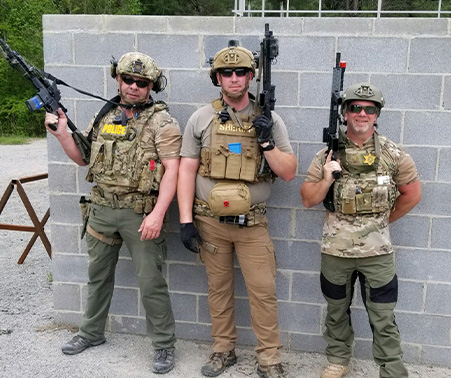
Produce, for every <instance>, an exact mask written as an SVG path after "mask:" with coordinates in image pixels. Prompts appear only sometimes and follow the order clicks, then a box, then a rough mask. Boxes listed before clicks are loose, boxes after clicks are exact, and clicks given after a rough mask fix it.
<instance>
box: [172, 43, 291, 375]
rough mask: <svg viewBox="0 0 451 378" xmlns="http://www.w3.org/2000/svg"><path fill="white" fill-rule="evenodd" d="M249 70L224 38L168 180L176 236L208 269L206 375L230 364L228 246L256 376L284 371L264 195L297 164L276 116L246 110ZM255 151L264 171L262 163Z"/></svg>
mask: <svg viewBox="0 0 451 378" xmlns="http://www.w3.org/2000/svg"><path fill="white" fill-rule="evenodd" d="M254 75H255V62H254V57H253V55H252V53H251V52H250V51H249V50H247V49H245V48H243V47H240V46H234V45H232V44H230V43H229V47H228V48H225V49H222V50H221V51H219V52H218V53H217V54H216V55H215V57H214V59H213V63H212V69H211V71H210V77H211V79H212V82H213V84H214V85H216V86H221V98H219V99H217V100H214V101H213V102H212V103H211V104H209V105H206V106H204V107H202V108H200V109H199V110H198V111H196V112H195V113H194V114H193V115H192V116H191V118H190V119H189V121H188V124H187V126H186V129H185V132H184V136H183V144H182V152H181V156H182V159H181V162H180V171H179V181H178V186H177V197H178V202H179V209H180V223H181V238H182V241H183V243H184V245H185V246H186V247H187V248H188V249H190V250H192V251H193V252H199V250H200V257H201V259H202V261H203V262H204V264H205V266H206V270H207V275H208V301H209V308H210V315H211V323H212V331H211V334H212V337H213V339H214V344H213V353H212V354H211V356H210V358H209V361H208V362H207V363H206V364H205V365H204V366H203V367H202V369H201V372H202V374H203V375H205V376H207V377H215V376H218V375H220V374H221V373H223V372H224V371H225V369H226V368H227V366H231V365H233V364H235V363H236V361H237V357H236V355H235V345H236V341H237V333H236V326H235V309H234V253H236V256H237V258H238V262H239V264H240V267H241V271H242V273H243V276H244V280H245V283H246V287H247V292H248V295H249V304H250V310H251V318H252V326H253V330H254V333H255V335H256V337H257V340H258V345H257V347H256V348H255V350H256V352H257V358H258V368H257V373H258V375H259V376H260V377H282V376H283V374H284V372H283V368H282V364H281V356H280V350H279V349H280V348H281V346H282V345H281V342H280V335H279V333H280V332H279V326H278V311H277V298H276V290H275V276H276V262H275V251H274V245H273V243H272V241H271V238H270V236H269V233H268V226H267V219H266V216H265V214H266V203H265V202H266V200H267V199H268V197H269V195H270V190H271V184H272V182H273V180H274V177H275V176H274V175H277V176H279V177H280V178H282V179H283V180H285V181H289V180H292V179H293V178H294V175H295V171H296V166H297V163H296V158H295V156H294V154H293V151H292V148H291V145H290V141H289V138H288V133H287V130H286V127H285V125H284V123H283V121H282V119H281V118H280V116H278V115H277V114H276V113H274V112H273V113H272V120H270V119H268V118H267V117H265V116H261V115H260V116H256V117H255V114H254V100H253V99H251V98H250V97H249V93H248V88H249V83H250V81H251V80H252V78H253V77H254ZM263 157H264V160H266V162H267V163H266V164H267V165H265V167H269V168H265V169H263V170H261V169H260V167H261V164H262V160H263V159H262V158H263ZM260 172H261V173H260ZM259 173H260V174H259ZM193 204H194V208H193ZM193 211H194V214H195V225H194V224H193ZM197 230H198V231H197Z"/></svg>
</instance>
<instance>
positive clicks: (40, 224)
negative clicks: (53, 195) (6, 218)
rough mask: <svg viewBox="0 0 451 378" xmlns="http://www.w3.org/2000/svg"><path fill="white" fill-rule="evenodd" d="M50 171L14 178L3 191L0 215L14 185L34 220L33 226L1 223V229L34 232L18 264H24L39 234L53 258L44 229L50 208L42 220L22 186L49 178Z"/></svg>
mask: <svg viewBox="0 0 451 378" xmlns="http://www.w3.org/2000/svg"><path fill="white" fill-rule="evenodd" d="M48 176H49V175H48V173H42V174H40V175H35V176H28V177H23V178H20V179H13V180H11V182H10V183H9V185H8V187H7V188H6V190H5V193H3V196H2V199H1V200H0V215H1V213H2V211H3V209H4V208H5V205H6V203H7V202H8V200H9V198H10V197H11V194H12V192H13V190H14V187H17V192H18V193H19V197H20V199H21V200H22V202H23V204H24V206H25V209H26V210H27V212H28V215H29V216H30V219H31V221H32V222H33V226H21V225H17V224H5V223H0V230H11V231H28V232H33V236H32V237H31V240H30V241H29V242H28V245H27V247H26V248H25V250H24V252H23V253H22V256H20V258H19V261H17V263H18V264H22V263H23V262H24V261H25V258H26V257H27V255H28V252H30V249H31V247H32V246H33V244H34V243H35V241H36V239H37V238H38V236H39V237H40V238H41V240H42V244H44V247H45V249H46V250H47V254H48V255H49V257H50V258H52V246H51V245H50V242H49V239H48V238H47V235H46V234H45V231H44V226H45V224H46V223H47V221H48V219H49V217H50V209H48V210H47V212H46V213H45V215H44V217H43V218H42V220H39V219H38V217H37V215H36V212H35V211H34V209H33V206H31V203H30V200H29V199H28V196H27V194H26V193H25V190H24V188H23V186H22V184H25V183H27V182H32V181H37V180H42V179H46V178H48Z"/></svg>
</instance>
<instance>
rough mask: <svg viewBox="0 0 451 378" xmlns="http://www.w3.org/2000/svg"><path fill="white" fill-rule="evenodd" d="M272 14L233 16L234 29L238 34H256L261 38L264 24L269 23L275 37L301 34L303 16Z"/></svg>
mask: <svg viewBox="0 0 451 378" xmlns="http://www.w3.org/2000/svg"><path fill="white" fill-rule="evenodd" d="M273 16H274V15H273V14H270V13H265V17H235V18H234V21H235V30H236V32H237V33H240V34H245V35H258V36H261V38H262V37H263V35H264V32H265V24H269V30H272V31H273V34H274V37H275V38H280V39H282V38H281V37H282V36H286V35H293V34H295V35H301V34H302V29H303V24H304V19H303V18H301V17H288V18H287V17H273ZM283 38H285V37H283Z"/></svg>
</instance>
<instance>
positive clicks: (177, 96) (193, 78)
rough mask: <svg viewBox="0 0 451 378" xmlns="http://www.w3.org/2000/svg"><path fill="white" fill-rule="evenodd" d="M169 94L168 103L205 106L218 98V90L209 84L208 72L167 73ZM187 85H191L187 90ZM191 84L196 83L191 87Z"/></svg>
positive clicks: (180, 71) (179, 71) (181, 71)
mask: <svg viewBox="0 0 451 378" xmlns="http://www.w3.org/2000/svg"><path fill="white" fill-rule="evenodd" d="M169 78H170V80H171V83H172V85H171V93H170V95H169V101H172V102H181V103H185V104H188V103H194V104H199V105H206V104H208V103H210V102H211V101H212V100H214V99H215V98H218V97H219V90H218V88H216V87H214V86H213V84H212V83H211V79H210V76H209V75H208V71H206V70H202V71H183V70H178V71H174V70H172V71H171V72H170V73H169ZM187 83H191V84H192V85H190V86H189V90H187ZM193 83H196V84H195V85H193Z"/></svg>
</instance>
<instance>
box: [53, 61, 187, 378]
mask: <svg viewBox="0 0 451 378" xmlns="http://www.w3.org/2000/svg"><path fill="white" fill-rule="evenodd" d="M112 76H113V77H114V78H115V80H116V81H117V84H118V92H119V95H118V96H116V97H115V98H114V99H112V100H111V102H110V103H108V104H107V105H105V107H104V108H102V110H101V111H100V112H99V114H98V115H97V116H96V118H95V119H93V121H92V122H91V124H90V126H89V127H88V129H87V130H86V136H87V137H88V140H89V141H90V142H91V143H92V145H91V152H90V161H89V164H88V175H87V178H86V179H87V180H88V181H89V182H95V184H96V185H95V186H94V187H93V188H92V191H91V196H90V200H84V197H82V198H83V201H81V202H83V207H84V208H85V210H86V211H85V216H84V222H85V228H84V230H85V231H86V243H87V246H88V254H89V258H90V260H89V284H88V298H87V304H86V311H85V313H84V315H83V319H82V322H81V326H80V330H79V332H78V335H76V336H75V337H74V338H73V339H72V340H70V341H69V342H68V343H66V344H64V345H63V347H62V352H63V353H65V354H69V355H73V354H77V353H80V352H82V351H84V350H85V349H86V348H88V347H92V346H97V345H100V344H103V343H104V342H105V336H104V332H105V324H106V320H107V317H108V311H109V307H110V303H111V298H112V295H113V290H114V275H115V268H116V264H117V261H118V257H119V250H120V248H121V245H122V242H125V244H126V246H127V248H128V250H129V252H130V255H131V257H132V261H133V264H134V267H135V271H136V275H137V279H138V283H139V287H140V293H141V299H142V302H143V305H144V308H145V310H146V323H147V330H148V333H149V336H150V337H151V339H152V345H153V347H154V349H155V354H154V362H153V372H154V373H157V374H163V373H167V372H169V371H170V370H171V369H172V368H173V367H174V344H175V341H176V338H175V321H174V316H173V313H172V308H171V303H170V299H169V293H168V287H167V284H166V281H165V279H164V277H163V275H162V265H163V263H164V261H165V259H166V241H165V238H164V236H163V234H162V226H163V219H164V216H165V213H166V211H167V209H168V206H169V204H170V202H171V201H172V199H173V197H174V195H175V190H176V186H177V174H178V167H179V160H180V147H181V133H180V128H179V125H178V122H177V120H176V119H174V118H173V117H172V116H171V115H170V114H169V112H168V109H167V106H166V104H164V103H163V102H161V101H157V102H155V101H153V99H152V97H151V96H150V91H151V90H154V91H156V92H158V91H160V90H162V89H164V85H163V84H164V80H163V77H162V74H161V71H160V69H159V68H158V67H157V65H156V64H155V62H154V60H153V59H152V58H150V57H149V56H147V55H145V54H142V53H139V52H131V53H127V54H125V55H123V56H122V57H121V58H120V60H119V61H118V62H117V64H116V62H113V64H112ZM45 125H46V127H47V130H48V131H49V132H50V133H51V134H53V135H54V136H55V137H56V138H57V139H58V141H59V142H60V144H61V146H62V148H63V149H64V151H65V152H66V154H67V155H68V156H69V157H70V158H71V159H72V160H73V161H74V162H76V163H77V164H78V165H87V164H86V160H85V159H84V158H83V156H82V154H81V153H80V151H79V150H78V148H77V146H76V145H75V142H74V141H73V139H72V137H71V136H70V134H69V133H68V132H67V130H66V126H67V118H66V116H65V114H64V112H63V111H62V110H61V109H59V111H58V115H54V114H51V113H47V114H46V118H45ZM49 125H58V126H57V129H56V130H55V131H53V130H52V128H51V127H49ZM86 205H89V208H88V209H86ZM83 234H84V231H83Z"/></svg>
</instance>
